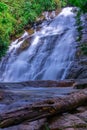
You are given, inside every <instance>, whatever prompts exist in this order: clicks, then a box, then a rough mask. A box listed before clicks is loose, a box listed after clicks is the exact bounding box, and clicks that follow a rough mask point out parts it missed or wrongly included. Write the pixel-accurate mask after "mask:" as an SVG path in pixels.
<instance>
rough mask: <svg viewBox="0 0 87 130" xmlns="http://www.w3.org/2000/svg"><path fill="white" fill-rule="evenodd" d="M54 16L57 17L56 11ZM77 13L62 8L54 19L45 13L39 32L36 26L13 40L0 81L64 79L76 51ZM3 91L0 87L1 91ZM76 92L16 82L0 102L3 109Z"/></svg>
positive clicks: (0, 68) (17, 127)
mask: <svg viewBox="0 0 87 130" xmlns="http://www.w3.org/2000/svg"><path fill="white" fill-rule="evenodd" d="M53 15H54V16H55V14H54V12H53ZM75 16H76V14H75V13H74V12H73V8H71V7H67V8H65V9H63V10H62V12H61V13H60V14H59V15H58V16H56V17H55V18H54V19H50V17H48V14H47V13H46V19H47V21H45V22H43V23H42V24H41V29H40V30H39V31H36V29H35V33H34V34H32V35H29V34H28V33H27V32H25V33H24V34H23V36H22V37H21V38H19V39H17V40H16V41H14V42H12V44H11V46H10V47H9V50H8V52H7V55H6V56H5V57H4V58H3V59H2V61H1V63H0V81H1V82H21V81H29V80H63V79H65V78H66V74H67V72H68V70H69V68H70V65H71V64H72V62H73V60H74V58H75V52H76V37H77V30H76V19H75ZM23 48H24V49H23ZM20 85H21V84H20ZM20 85H19V86H20ZM2 90H3V89H1V88H0V91H1V92H3V91H2ZM73 91H76V90H74V89H73V88H72V87H68V86H67V87H66V88H55V87H51V88H46V87H45V88H44V87H39V88H38V87H36V88H35V87H30V86H26V87H25V88H20V87H19V88H18V86H17V87H16V88H15V87H14V85H13V88H8V89H5V99H3V100H1V101H0V112H2V111H6V110H11V109H14V108H18V107H21V106H22V107H23V106H24V105H27V104H30V103H33V102H37V101H41V100H44V99H47V98H52V97H64V96H65V95H67V94H69V93H71V92H73ZM19 129H21V130H24V129H22V127H21V126H15V127H11V128H6V129H4V130H19ZM0 130H1V129H0ZM32 130H33V129H32Z"/></svg>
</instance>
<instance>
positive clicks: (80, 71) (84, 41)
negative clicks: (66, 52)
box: [66, 14, 87, 79]
mask: <svg viewBox="0 0 87 130" xmlns="http://www.w3.org/2000/svg"><path fill="white" fill-rule="evenodd" d="M80 20H81V24H80V25H79V26H78V28H79V30H78V33H79V41H78V42H77V51H76V58H75V61H74V62H73V63H72V65H71V67H70V70H69V72H68V74H67V76H66V79H85V78H87V14H84V15H82V16H81V18H80Z"/></svg>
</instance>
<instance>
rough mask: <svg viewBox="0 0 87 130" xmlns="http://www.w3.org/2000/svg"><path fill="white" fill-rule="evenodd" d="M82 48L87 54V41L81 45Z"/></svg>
mask: <svg viewBox="0 0 87 130" xmlns="http://www.w3.org/2000/svg"><path fill="white" fill-rule="evenodd" d="M81 50H82V53H83V54H84V55H87V43H83V44H82V45H81Z"/></svg>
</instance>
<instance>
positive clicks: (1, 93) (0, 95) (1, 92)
mask: <svg viewBox="0 0 87 130" xmlns="http://www.w3.org/2000/svg"><path fill="white" fill-rule="evenodd" d="M3 98H4V93H3V91H1V90H0V101H1V100H2V99H3Z"/></svg>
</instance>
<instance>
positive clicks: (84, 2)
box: [68, 0, 87, 13]
mask: <svg viewBox="0 0 87 130" xmlns="http://www.w3.org/2000/svg"><path fill="white" fill-rule="evenodd" d="M68 2H69V4H71V5H73V6H76V7H80V9H81V10H82V11H83V12H84V13H85V12H87V0H68Z"/></svg>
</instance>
